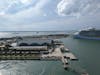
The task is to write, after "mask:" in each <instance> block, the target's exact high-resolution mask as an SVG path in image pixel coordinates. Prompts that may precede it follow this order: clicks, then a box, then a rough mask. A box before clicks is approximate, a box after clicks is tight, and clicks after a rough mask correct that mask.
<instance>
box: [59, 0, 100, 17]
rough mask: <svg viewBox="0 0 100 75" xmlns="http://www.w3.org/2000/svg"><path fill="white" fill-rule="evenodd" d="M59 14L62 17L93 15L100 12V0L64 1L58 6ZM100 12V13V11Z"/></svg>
mask: <svg viewBox="0 0 100 75" xmlns="http://www.w3.org/2000/svg"><path fill="white" fill-rule="evenodd" d="M57 9H58V14H59V15H62V16H66V15H67V16H81V15H91V14H93V15H94V14H95V13H97V11H98V10H100V1H99V0H62V1H60V2H59V4H58V5H57ZM98 12H100V11H98Z"/></svg>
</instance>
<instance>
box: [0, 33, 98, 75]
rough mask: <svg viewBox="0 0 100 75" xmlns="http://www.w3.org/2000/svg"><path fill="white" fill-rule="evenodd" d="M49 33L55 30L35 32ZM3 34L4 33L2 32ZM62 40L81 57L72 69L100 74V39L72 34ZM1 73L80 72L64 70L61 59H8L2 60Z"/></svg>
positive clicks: (51, 74)
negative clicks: (90, 38) (76, 36)
mask: <svg viewBox="0 0 100 75" xmlns="http://www.w3.org/2000/svg"><path fill="white" fill-rule="evenodd" d="M9 33H10V32H9ZM17 33H18V32H17ZM17 33H16V34H17ZM31 33H32V32H31ZM48 33H54V32H46V33H44V32H42V33H37V32H36V33H34V34H38V35H39V34H48ZM55 33H57V32H55ZM60 33H70V32H60ZM13 34H14V33H13ZM1 35H3V33H2V34H1V33H0V36H1ZM7 35H9V34H7ZM3 36H4V35H3ZM61 40H62V41H63V42H64V45H65V47H66V48H69V49H70V51H71V52H72V53H73V54H75V56H76V57H77V58H78V59H79V61H72V62H70V65H71V68H72V69H76V70H78V71H79V72H80V71H86V72H88V73H89V75H100V59H99V56H100V41H95V40H83V39H74V38H73V37H72V36H69V37H67V38H63V39H61ZM0 75H78V73H77V72H75V71H73V70H68V71H67V70H64V68H63V66H62V63H61V62H60V61H38V60H24V61H23V60H20V61H18V60H12V61H10V60H7V61H0Z"/></svg>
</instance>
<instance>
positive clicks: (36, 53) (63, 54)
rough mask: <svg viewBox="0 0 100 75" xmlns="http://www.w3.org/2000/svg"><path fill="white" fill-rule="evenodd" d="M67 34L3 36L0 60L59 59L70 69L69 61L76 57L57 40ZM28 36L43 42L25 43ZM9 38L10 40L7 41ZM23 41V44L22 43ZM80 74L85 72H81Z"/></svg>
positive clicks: (0, 43) (0, 45) (0, 44)
mask: <svg viewBox="0 0 100 75" xmlns="http://www.w3.org/2000/svg"><path fill="white" fill-rule="evenodd" d="M67 36H68V35H66V34H65V35H64V34H60V35H58V34H57V35H39V36H20V37H19V36H18V37H17V38H16V37H12V38H7V39H6V38H4V39H3V40H6V41H4V43H3V42H0V60H40V61H61V62H62V64H63V68H64V69H65V70H67V69H70V62H69V61H73V60H74V61H77V60H78V58H77V57H76V56H75V55H74V54H73V53H72V52H71V51H70V50H69V49H68V48H65V46H64V43H63V42H62V41H59V40H58V39H60V38H62V37H63V38H64V37H67ZM18 38H20V40H19V39H18ZM30 38H31V39H34V41H39V42H40V41H41V40H42V42H43V43H36V42H35V43H33V41H30V42H31V43H27V41H29V39H30ZM9 39H10V42H8V41H7V40H9ZM11 39H12V40H11ZM15 39H16V40H17V41H15ZM44 39H45V40H44ZM23 40H25V41H23ZM23 42H24V44H22V43H23ZM12 44H13V45H12ZM14 44H16V45H14ZM74 71H76V70H74ZM81 75H87V74H85V73H82V74H81Z"/></svg>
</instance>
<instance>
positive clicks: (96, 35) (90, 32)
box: [74, 28, 100, 40]
mask: <svg viewBox="0 0 100 75" xmlns="http://www.w3.org/2000/svg"><path fill="white" fill-rule="evenodd" d="M74 38H76V39H90V40H100V30H97V29H95V28H88V29H84V30H81V31H79V32H76V33H75V34H74Z"/></svg>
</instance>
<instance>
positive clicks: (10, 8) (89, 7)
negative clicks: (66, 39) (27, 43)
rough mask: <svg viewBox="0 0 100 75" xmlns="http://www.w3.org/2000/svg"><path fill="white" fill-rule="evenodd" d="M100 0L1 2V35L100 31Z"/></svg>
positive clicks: (18, 0) (10, 0)
mask: <svg viewBox="0 0 100 75" xmlns="http://www.w3.org/2000/svg"><path fill="white" fill-rule="evenodd" d="M99 20H100V0H0V31H13V30H17V31H25V30H28V31H36V30H38V31H41V30H43V31H47V30H78V29H82V28H87V27H96V28H100V25H99V24H100V21H99Z"/></svg>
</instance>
